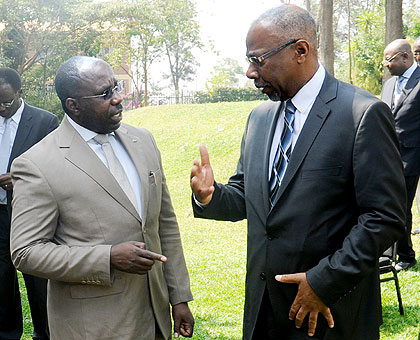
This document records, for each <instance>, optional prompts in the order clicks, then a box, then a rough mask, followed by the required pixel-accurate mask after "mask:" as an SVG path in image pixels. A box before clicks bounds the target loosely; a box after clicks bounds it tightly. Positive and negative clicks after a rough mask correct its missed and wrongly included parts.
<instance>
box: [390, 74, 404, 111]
mask: <svg viewBox="0 0 420 340" xmlns="http://www.w3.org/2000/svg"><path fill="white" fill-rule="evenodd" d="M404 79H405V77H404V76H399V77H398V79H397V81H396V82H395V90H394V100H393V102H392V108H394V107H395V106H397V104H398V101H399V100H400V98H401V94H402V90H403V88H404V87H403V86H402V83H403V81H404Z"/></svg>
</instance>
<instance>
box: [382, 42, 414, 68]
mask: <svg viewBox="0 0 420 340" xmlns="http://www.w3.org/2000/svg"><path fill="white" fill-rule="evenodd" d="M391 59H392V60H391ZM388 60H391V61H388ZM383 64H384V66H385V67H386V68H387V69H388V70H389V73H391V75H393V76H400V75H402V74H403V73H404V72H405V71H406V70H407V69H408V68H410V66H411V65H412V64H413V54H412V53H411V47H410V44H409V42H408V41H407V40H405V39H397V40H394V41H393V42H391V43H390V44H388V46H387V47H385V50H384V62H383Z"/></svg>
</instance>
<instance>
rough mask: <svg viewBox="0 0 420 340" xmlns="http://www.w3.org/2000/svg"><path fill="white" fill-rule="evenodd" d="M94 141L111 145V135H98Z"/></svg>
mask: <svg viewBox="0 0 420 340" xmlns="http://www.w3.org/2000/svg"><path fill="white" fill-rule="evenodd" d="M93 140H94V141H95V142H97V143H99V144H101V145H102V144H105V143H109V135H108V134H101V133H100V134H97V135H96V136H95V137H93Z"/></svg>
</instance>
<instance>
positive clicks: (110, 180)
mask: <svg viewBox="0 0 420 340" xmlns="http://www.w3.org/2000/svg"><path fill="white" fill-rule="evenodd" d="M58 146H59V148H60V149H63V150H65V149H67V154H66V155H65V158H66V159H67V160H68V161H69V162H71V163H72V164H73V165H74V166H76V167H77V168H78V169H79V170H81V171H83V172H84V173H85V174H86V175H88V176H89V177H91V178H92V179H93V180H94V181H95V182H96V183H97V184H98V185H99V186H101V187H102V188H103V189H104V190H105V191H106V192H107V193H108V194H109V195H110V196H111V197H112V198H114V199H115V201H116V202H117V203H118V204H120V205H121V206H122V207H123V208H124V209H126V210H127V211H128V212H130V213H131V214H132V215H133V216H134V217H135V218H136V219H138V220H139V221H140V222H141V219H140V216H139V214H138V212H137V210H136V209H135V207H134V206H133V204H132V203H131V202H130V200H129V199H128V197H127V195H125V193H124V191H123V190H122V189H121V187H120V185H119V184H118V183H117V181H116V180H115V178H114V176H112V175H111V173H110V172H109V171H108V169H107V168H106V166H105V165H104V164H103V163H102V161H101V160H100V159H99V158H98V157H97V156H96V154H95V152H94V151H93V150H92V149H91V148H90V147H89V145H88V144H87V143H86V142H85V141H84V140H83V139H82V137H81V136H80V135H79V133H78V132H77V131H76V130H75V129H74V128H73V126H71V124H70V123H69V122H68V120H67V117H65V118H64V120H63V122H62V124H61V125H60V127H59V145H58Z"/></svg>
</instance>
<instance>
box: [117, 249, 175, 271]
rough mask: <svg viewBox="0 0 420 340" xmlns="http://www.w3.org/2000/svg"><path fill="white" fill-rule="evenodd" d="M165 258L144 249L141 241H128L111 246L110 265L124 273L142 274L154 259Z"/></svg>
mask: <svg viewBox="0 0 420 340" xmlns="http://www.w3.org/2000/svg"><path fill="white" fill-rule="evenodd" d="M166 260H167V258H166V257H165V256H163V255H161V254H156V253H154V252H152V251H149V250H146V245H145V244H144V243H143V242H136V241H129V242H124V243H119V244H116V245H114V246H112V247H111V267H113V268H115V269H118V270H120V271H122V272H126V273H132V274H140V275H144V274H147V272H148V271H149V270H150V269H152V267H153V264H154V263H155V261H161V262H166Z"/></svg>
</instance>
